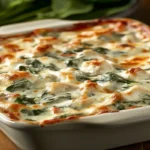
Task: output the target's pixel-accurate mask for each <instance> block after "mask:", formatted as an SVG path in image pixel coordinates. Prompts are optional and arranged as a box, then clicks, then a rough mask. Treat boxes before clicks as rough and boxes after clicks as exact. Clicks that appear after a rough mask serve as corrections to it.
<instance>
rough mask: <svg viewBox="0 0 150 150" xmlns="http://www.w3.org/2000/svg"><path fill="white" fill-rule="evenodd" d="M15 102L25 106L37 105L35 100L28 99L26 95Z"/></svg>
mask: <svg viewBox="0 0 150 150" xmlns="http://www.w3.org/2000/svg"><path fill="white" fill-rule="evenodd" d="M15 102H16V103H19V104H25V105H26V104H35V101H34V98H29V97H26V96H25V95H22V96H20V97H17V99H16V100H15Z"/></svg>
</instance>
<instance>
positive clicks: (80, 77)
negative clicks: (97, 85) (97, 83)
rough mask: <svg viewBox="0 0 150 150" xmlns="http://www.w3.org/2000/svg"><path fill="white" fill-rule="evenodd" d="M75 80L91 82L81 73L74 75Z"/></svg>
mask: <svg viewBox="0 0 150 150" xmlns="http://www.w3.org/2000/svg"><path fill="white" fill-rule="evenodd" d="M76 79H77V80H78V81H85V80H91V79H90V78H89V77H88V76H87V74H85V73H81V72H79V73H77V74H76Z"/></svg>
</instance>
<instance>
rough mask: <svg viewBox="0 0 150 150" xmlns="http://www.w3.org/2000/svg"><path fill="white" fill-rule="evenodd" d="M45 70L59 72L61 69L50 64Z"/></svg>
mask: <svg viewBox="0 0 150 150" xmlns="http://www.w3.org/2000/svg"><path fill="white" fill-rule="evenodd" d="M45 68H48V69H50V70H53V71H58V70H59V68H58V67H57V66H56V65H54V64H52V63H51V64H49V65H48V66H45Z"/></svg>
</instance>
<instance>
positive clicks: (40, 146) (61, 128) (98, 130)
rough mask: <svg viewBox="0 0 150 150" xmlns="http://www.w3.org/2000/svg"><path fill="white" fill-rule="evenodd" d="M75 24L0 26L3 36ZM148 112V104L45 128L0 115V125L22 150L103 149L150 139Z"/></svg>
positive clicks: (52, 23)
mask: <svg viewBox="0 0 150 150" xmlns="http://www.w3.org/2000/svg"><path fill="white" fill-rule="evenodd" d="M73 23H75V22H71V21H60V20H44V21H37V22H29V23H21V24H16V25H8V26H4V27H1V28H0V35H1V36H7V35H12V34H16V33H24V32H28V31H31V30H33V29H37V28H48V27H62V26H68V25H71V24H73ZM149 114H150V107H149V106H147V107H142V108H136V109H131V110H123V111H120V112H114V113H106V114H101V115H96V116H89V117H83V118H80V119H77V120H70V121H65V122H61V123H57V124H50V125H47V126H44V127H41V126H39V125H30V124H26V123H18V122H13V121H10V120H9V119H8V118H6V117H5V116H4V115H3V114H0V128H1V130H2V131H3V132H4V133H5V134H6V135H7V136H8V137H9V138H10V139H11V140H12V141H13V142H14V143H15V144H16V145H17V146H18V147H19V148H20V149H22V150H50V149H51V150H63V149H65V150H91V149H94V150H104V149H109V148H114V147H119V146H123V145H128V144H133V143H137V142H142V141H147V140H150V131H149V130H148V129H149V126H150V117H149Z"/></svg>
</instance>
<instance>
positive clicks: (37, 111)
mask: <svg viewBox="0 0 150 150" xmlns="http://www.w3.org/2000/svg"><path fill="white" fill-rule="evenodd" d="M44 111H45V110H44V109H34V110H28V109H23V110H21V112H22V113H24V114H27V115H29V116H38V115H40V114H41V113H43V112H44Z"/></svg>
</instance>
